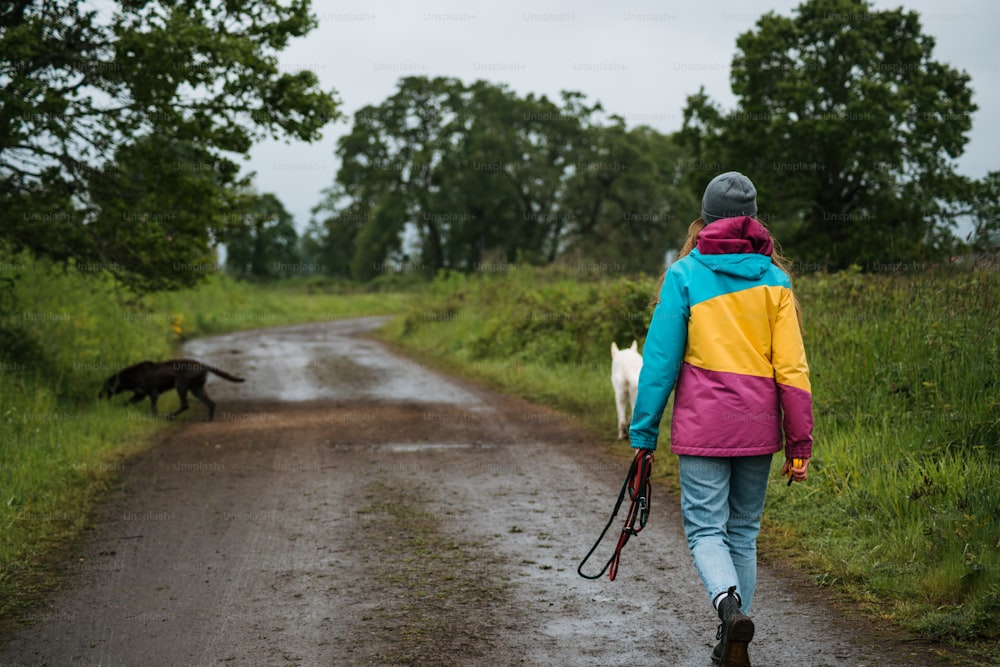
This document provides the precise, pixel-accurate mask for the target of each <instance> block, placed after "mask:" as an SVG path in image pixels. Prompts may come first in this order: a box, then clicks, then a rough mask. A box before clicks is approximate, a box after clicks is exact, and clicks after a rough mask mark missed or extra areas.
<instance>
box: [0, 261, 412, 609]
mask: <svg viewBox="0 0 1000 667" xmlns="http://www.w3.org/2000/svg"><path fill="white" fill-rule="evenodd" d="M16 264H17V265H18V266H20V267H21V270H20V276H21V277H20V278H19V279H18V280H17V281H16V286H15V287H14V288H13V289H11V288H5V289H3V290H2V291H0V316H2V319H0V431H2V437H0V494H2V495H0V618H4V617H6V618H11V617H13V618H17V615H18V613H19V610H21V609H23V607H24V605H25V604H27V603H29V602H30V601H31V600H32V599H35V598H36V597H37V595H38V594H39V593H40V592H42V591H44V590H46V589H47V588H48V587H49V586H50V585H51V583H52V581H51V572H52V571H53V568H52V564H53V562H54V561H58V560H59V559H60V558H61V557H62V555H61V551H60V548H61V547H62V546H63V545H65V544H66V543H67V541H68V540H70V539H71V538H73V537H74V536H75V535H77V534H78V533H79V532H80V531H81V530H82V529H83V528H84V527H85V526H86V523H87V520H88V519H87V518H88V514H89V511H90V509H91V507H92V505H93V502H94V501H95V499H96V498H98V497H99V495H100V494H101V492H102V491H104V490H106V489H107V488H109V486H110V485H113V484H114V483H115V481H116V479H117V477H118V474H119V473H120V472H121V470H122V468H123V464H122V461H123V460H124V459H125V458H126V457H128V456H129V455H130V454H133V453H135V452H136V451H138V450H139V449H141V448H143V447H145V446H148V443H149V442H150V440H151V438H150V436H151V435H152V434H154V433H155V432H156V431H157V429H160V428H163V427H164V426H165V423H164V422H157V421H152V420H149V419H146V418H144V417H145V415H144V413H142V412H141V411H136V410H122V408H121V406H120V405H111V403H110V402H108V401H99V400H98V399H97V392H98V390H99V388H100V386H101V383H102V382H103V380H104V379H105V378H106V377H108V376H110V375H112V374H113V373H115V372H117V371H118V370H119V369H121V368H122V367H124V366H128V365H131V364H133V363H136V362H138V361H141V360H143V359H164V358H169V357H170V356H171V355H172V354H173V352H174V351H175V349H176V347H177V345H178V344H179V343H180V342H181V341H182V340H184V339H185V338H188V337H192V336H197V335H205V334H213V333H222V332H226V331H234V330H238V329H247V328H256V327H266V326H278V325H282V324H289V323H297V322H307V321H319V320H328V319H338V318H344V317H356V316H361V315H374V314H387V313H391V312H395V311H398V310H399V309H400V308H401V303H402V295H401V294H399V293H355V294H344V293H327V292H326V291H325V289H324V288H323V287H322V286H321V285H317V284H315V283H307V282H303V283H300V284H296V285H286V286H276V287H262V286H250V285H247V284H245V283H237V282H234V281H231V280H227V279H224V278H221V277H216V278H213V279H211V280H210V281H209V282H208V283H206V284H204V285H203V286H201V287H199V288H198V289H193V290H185V291H180V292H173V293H161V294H152V295H149V296H147V297H145V298H141V299H140V298H135V297H132V296H129V295H128V294H125V293H122V292H120V291H118V290H116V289H115V287H114V285H113V284H112V283H111V282H110V281H108V280H103V279H99V278H95V277H94V276H93V275H90V276H84V275H80V274H77V273H74V272H73V271H69V272H67V271H63V270H62V269H59V268H56V267H52V266H48V265H45V264H42V263H35V262H31V261H28V260H24V259H22V260H20V261H18V262H16ZM117 402H118V403H120V402H121V401H117ZM176 404H177V402H176V395H174V394H169V395H167V396H165V397H164V399H163V401H162V406H161V409H163V410H169V409H171V408H172V407H176ZM144 406H148V403H145V404H144Z"/></svg>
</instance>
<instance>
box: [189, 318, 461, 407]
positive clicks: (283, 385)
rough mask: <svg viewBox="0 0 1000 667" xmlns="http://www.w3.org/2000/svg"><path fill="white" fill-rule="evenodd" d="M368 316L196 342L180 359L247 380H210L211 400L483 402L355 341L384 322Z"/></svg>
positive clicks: (375, 347)
mask: <svg viewBox="0 0 1000 667" xmlns="http://www.w3.org/2000/svg"><path fill="white" fill-rule="evenodd" d="M386 319H387V318H382V317H371V318H363V319H357V320H336V321H332V322H318V323H314V324H305V325H298V326H291V327H275V328H271V329H257V330H251V331H242V332H237V333H233V334H227V335H224V336H213V337H210V338H199V339H197V340H193V341H190V342H188V343H187V344H186V345H185V346H184V355H185V356H188V357H193V358H195V359H199V360H201V361H204V362H206V363H209V364H212V365H213V366H218V367H219V368H221V369H223V370H226V371H229V372H231V373H236V374H238V375H240V376H243V377H245V378H246V383H244V384H239V385H237V384H230V383H228V382H224V381H219V380H218V378H215V379H214V380H213V381H212V382H211V383H210V386H209V393H210V395H211V396H212V397H213V399H215V400H217V401H218V400H223V401H232V400H279V401H310V400H317V399H320V400H321V399H346V400H357V399H361V400H363V399H366V398H371V399H374V400H389V401H417V402H436V403H452V404H462V405H477V404H480V401H479V399H478V398H477V397H476V396H474V395H473V394H471V393H469V392H468V391H466V390H464V389H462V388H461V387H459V386H458V385H456V384H453V383H452V382H449V381H448V380H447V379H445V378H443V377H441V376H438V375H436V374H434V373H432V372H430V371H428V370H427V369H425V368H423V367H421V366H420V365H418V364H416V363H414V362H411V361H409V360H408V359H404V358H402V357H398V356H396V355H394V354H392V353H391V352H389V351H388V350H387V349H386V348H385V347H384V346H383V345H381V344H379V343H378V342H377V341H374V340H370V339H366V338H362V337H360V336H361V335H362V334H364V333H366V332H369V331H371V330H373V329H375V328H377V327H378V326H380V325H381V324H382V323H384V322H385V321H386Z"/></svg>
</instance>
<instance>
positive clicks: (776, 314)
mask: <svg viewBox="0 0 1000 667" xmlns="http://www.w3.org/2000/svg"><path fill="white" fill-rule="evenodd" d="M756 214H757V191H756V188H755V187H754V185H753V183H752V182H751V181H750V179H749V178H747V177H746V176H744V175H743V174H741V173H739V172H727V173H724V174H720V175H719V176H716V177H715V178H714V179H712V181H711V182H710V183H709V184H708V187H707V188H706V189H705V194H704V197H703V198H702V211H701V218H699V219H698V220H695V221H694V222H693V223H692V224H691V227H690V229H689V231H688V239H687V241H686V243H685V246H684V248H683V249H682V251H681V258H680V259H678V260H677V261H676V262H675V263H674V264H673V265H671V267H670V269H669V270H668V271H667V272H666V273H665V275H664V277H663V283H662V286H661V289H660V292H659V300H658V302H657V305H656V309H655V310H654V312H653V319H652V322H651V324H650V328H649V333H648V335H647V337H646V343H645V345H644V346H643V367H642V373H641V374H640V376H639V391H638V397H637V399H636V403H635V406H634V408H633V417H632V422H631V426H630V431H629V435H630V438H631V442H632V446H633V447H635V448H639V449H656V441H657V437H658V435H659V427H660V420H661V419H662V416H663V411H664V409H665V408H666V405H667V400H668V398H669V397H670V394H671V392H674V407H673V415H672V417H671V422H670V448H671V451H672V452H673V453H674V454H677V455H678V456H679V457H680V484H681V511H682V516H683V523H684V531H685V535H686V536H687V541H688V546H689V548H690V550H691V555H692V557H693V558H694V564H695V568H696V569H697V570H698V574H699V575H700V577H701V580H702V582H703V583H704V585H705V588H706V589H707V591H708V595H709V599H710V600H711V602H712V604H713V605H714V607H715V609H716V610H717V612H718V614H719V618H720V620H721V625H720V626H719V633H718V636H717V637H716V638H717V639H718V640H719V643H718V645H717V646H716V647H715V649H714V651H713V652H712V660H713V662H715V663H717V664H721V665H725V666H727V667H728V666H739V667H749V665H750V659H749V655H748V650H747V645H748V644H749V642H750V641H751V640H752V639H753V635H754V624H753V621H752V620H751V619H750V617H749V613H750V605H751V602H752V600H753V593H754V588H755V586H756V582H757V535H758V533H759V532H760V518H761V513H762V512H763V508H764V496H765V492H766V490H767V482H768V476H769V472H770V467H771V458H772V456H773V455H774V454H775V453H776V452H779V451H781V450H782V449H784V454H785V462H784V465H783V466H782V471H781V472H782V474H783V475H785V474H787V475H790V479H794V480H796V481H804V480H805V479H806V476H807V470H808V466H809V457H810V456H811V454H812V428H813V417H812V394H811V389H810V384H809V367H808V365H807V363H806V355H805V349H804V346H803V343H802V333H801V328H800V316H799V312H798V304H797V302H796V300H795V297H794V295H793V294H792V290H791V280H790V278H789V275H788V271H787V270H786V268H785V266H784V264H783V261H782V259H781V257H780V255H779V254H778V252H777V251H776V250H775V247H774V242H773V240H772V238H771V235H770V233H769V232H768V231H767V229H766V228H765V227H764V226H763V225H762V224H761V223H760V222H759V221H757V220H756V219H755V218H754V216H755V215H756ZM796 459H799V460H800V461H796ZM789 483H790V482H789Z"/></svg>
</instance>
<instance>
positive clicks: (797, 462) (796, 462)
mask: <svg viewBox="0 0 1000 667" xmlns="http://www.w3.org/2000/svg"><path fill="white" fill-rule="evenodd" d="M802 463H803V462H802V459H792V468H801V467H802ZM792 468H789V469H788V484H786V486H791V485H792Z"/></svg>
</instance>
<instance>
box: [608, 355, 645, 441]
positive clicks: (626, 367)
mask: <svg viewBox="0 0 1000 667" xmlns="http://www.w3.org/2000/svg"><path fill="white" fill-rule="evenodd" d="M640 370H642V356H641V355H640V354H639V342H638V341H635V340H633V341H632V347H629V348H626V349H624V350H619V349H618V344H617V343H615V342H612V343H611V386H612V387H614V388H615V405H616V406H617V407H618V439H619V440H624V439H625V438H626V437H628V425H629V422H630V421H631V418H632V408H633V407H635V396H636V393H637V392H638V391H639V371H640Z"/></svg>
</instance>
